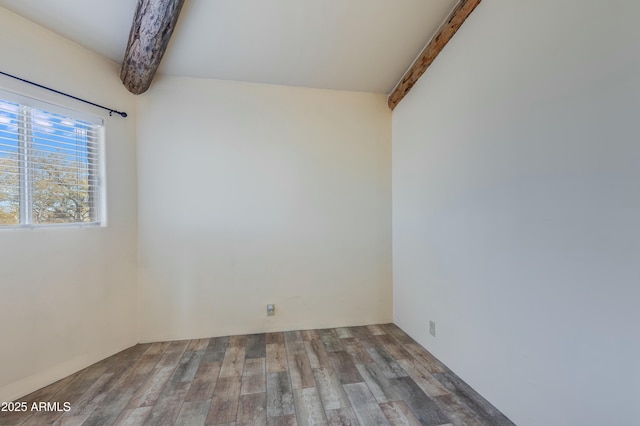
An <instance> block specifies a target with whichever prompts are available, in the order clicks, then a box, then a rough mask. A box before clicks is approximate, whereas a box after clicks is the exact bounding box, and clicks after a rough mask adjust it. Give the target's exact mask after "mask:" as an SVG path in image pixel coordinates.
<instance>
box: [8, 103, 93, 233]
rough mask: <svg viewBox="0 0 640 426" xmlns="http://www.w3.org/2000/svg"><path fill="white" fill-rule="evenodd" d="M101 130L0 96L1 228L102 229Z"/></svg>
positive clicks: (59, 111)
mask: <svg viewBox="0 0 640 426" xmlns="http://www.w3.org/2000/svg"><path fill="white" fill-rule="evenodd" d="M101 127H102V121H101V119H99V118H97V117H96V118H94V117H90V116H87V115H85V114H81V113H76V112H74V111H69V110H66V109H63V108H60V107H57V106H54V105H48V104H44V103H41V102H39V101H36V100H33V99H29V98H25V97H21V96H19V95H15V94H12V93H8V92H3V91H0V226H3V225H4V226H20V225H25V226H38V225H51V224H96V225H97V224H99V223H100V218H101V210H100V209H101V189H100V188H101V185H100V149H99V148H100V146H99V145H100V135H101Z"/></svg>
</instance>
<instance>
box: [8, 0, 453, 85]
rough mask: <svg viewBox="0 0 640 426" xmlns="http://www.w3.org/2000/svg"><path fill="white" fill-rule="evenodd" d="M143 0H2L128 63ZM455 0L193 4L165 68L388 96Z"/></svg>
mask: <svg viewBox="0 0 640 426" xmlns="http://www.w3.org/2000/svg"><path fill="white" fill-rule="evenodd" d="M136 3H137V0H90V1H87V0H0V6H1V7H4V8H6V9H9V10H12V11H14V12H16V13H18V14H19V15H22V16H24V17H25V18H27V19H29V20H31V21H34V22H36V23H38V24H40V25H42V26H44V27H46V28H49V29H51V30H52V31H54V32H56V33H58V34H61V35H63V36H64V37H67V38H69V39H71V40H74V41H76V42H77V43H79V44H81V45H84V46H86V47H88V48H89V49H92V50H94V51H96V52H98V53H100V54H102V55H103V56H106V57H108V58H110V59H111V60H113V61H115V62H117V63H122V57H123V55H124V51H125V49H126V45H127V40H128V37H129V29H130V26H131V21H132V19H133V14H134V12H135V7H136ZM456 3H457V0H269V1H266V0H187V1H186V2H185V5H184V7H183V9H182V13H181V15H180V20H179V21H178V25H177V27H176V30H175V31H174V33H173V37H172V40H171V42H170V44H169V47H168V48H167V52H166V54H165V56H164V59H163V62H162V64H161V66H160V69H159V72H160V73H164V74H169V75H177V76H192V77H203V78H216V79H224V80H237V81H247V82H258V83H269V84H283V85H290V86H305V87H317V88H327V89H340V90H356V91H365V92H374V93H388V92H390V91H391V89H393V87H394V86H395V84H396V83H397V82H398V80H399V79H400V78H401V77H402V74H403V73H404V71H405V70H406V69H407V68H408V67H409V66H410V65H411V63H412V62H413V60H414V59H415V58H416V57H417V55H418V54H419V53H420V51H421V50H422V48H423V47H424V46H425V44H426V43H427V42H428V41H429V39H430V38H431V37H432V36H433V34H434V33H435V31H436V30H437V28H438V27H439V26H440V24H441V23H442V22H443V20H444V19H445V18H446V16H447V15H448V14H449V12H450V11H451V10H452V9H453V7H454V6H455V4H456Z"/></svg>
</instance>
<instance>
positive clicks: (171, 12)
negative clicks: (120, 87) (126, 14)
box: [120, 0, 184, 95]
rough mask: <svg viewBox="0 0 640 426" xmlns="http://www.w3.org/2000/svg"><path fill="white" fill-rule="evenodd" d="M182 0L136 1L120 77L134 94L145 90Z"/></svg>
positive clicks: (167, 39) (164, 48)
mask: <svg viewBox="0 0 640 426" xmlns="http://www.w3.org/2000/svg"><path fill="white" fill-rule="evenodd" d="M183 4H184V0H138V6H137V8H136V13H135V16H134V18H133V23H132V24H131V31H130V32H129V43H128V44H127V50H126V52H125V54H124V60H123V61H122V68H121V69H120V79H121V80H122V83H123V84H124V85H125V87H126V88H127V90H129V91H130V92H131V93H133V94H134V95H139V94H141V93H144V92H146V91H147V89H148V88H149V86H150V85H151V81H152V80H153V77H154V76H155V74H156V71H157V69H158V66H160V61H161V60H162V56H163V55H164V52H165V50H166V48H167V45H168V44H169V39H170V38H171V34H173V29H174V28H175V26H176V23H177V22H178V16H179V15H180V10H181V9H182V5H183Z"/></svg>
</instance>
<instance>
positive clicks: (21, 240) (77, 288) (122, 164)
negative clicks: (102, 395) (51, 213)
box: [0, 8, 137, 401]
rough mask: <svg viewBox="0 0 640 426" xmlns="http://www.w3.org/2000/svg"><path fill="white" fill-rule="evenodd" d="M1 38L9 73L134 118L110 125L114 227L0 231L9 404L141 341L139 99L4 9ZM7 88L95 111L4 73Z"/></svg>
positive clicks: (3, 390) (0, 397)
mask: <svg viewBox="0 0 640 426" xmlns="http://www.w3.org/2000/svg"><path fill="white" fill-rule="evenodd" d="M0 38H1V39H2V40H3V42H2V43H0V58H2V65H1V67H0V68H1V69H2V71H5V72H8V73H12V74H16V75H19V76H21V77H23V78H27V79H30V80H33V81H36V82H39V83H42V84H45V85H50V86H53V87H55V88H56V89H58V90H62V91H67V92H69V93H71V94H75V95H77V96H81V97H86V98H88V99H90V100H92V101H95V102H98V103H103V104H106V105H110V106H112V107H114V108H118V109H121V110H124V111H127V112H129V113H131V116H130V117H129V118H127V119H122V118H120V117H117V118H116V117H113V118H110V117H109V116H108V114H107V116H106V118H105V120H106V122H105V127H106V135H107V138H106V160H107V188H108V192H107V198H108V212H107V215H108V227H106V228H100V229H79V228H73V229H69V228H67V229H55V230H51V229H50V230H30V231H22V230H21V231H7V230H4V231H0V294H1V295H2V296H0V324H2V325H1V326H0V342H2V343H1V344H0V401H10V400H12V399H13V398H16V397H20V396H23V395H24V394H26V393H28V392H31V391H33V390H35V389H37V388H40V387H42V386H44V385H47V384H49V383H51V382H53V381H55V380H57V379H59V378H61V377H64V376H66V375H68V374H70V373H72V372H75V371H77V370H79V369H81V368H84V367H86V366H87V365H90V364H92V363H94V362H96V361H98V360H100V359H102V358H105V357H107V356H109V355H111V354H113V353H115V352H118V351H120V350H122V349H124V348H126V347H128V346H131V345H133V344H135V343H136V341H137V340H136V339H137V335H136V327H135V321H136V319H135V308H136V297H137V293H136V279H137V273H136V270H137V258H136V255H137V253H136V232H137V231H136V175H135V114H134V113H135V110H134V109H135V100H134V98H133V96H130V95H129V94H128V92H126V90H125V89H124V88H123V87H122V85H121V83H120V82H119V79H118V72H117V67H116V65H115V64H113V63H111V62H108V61H106V60H104V59H102V58H101V57H100V56H98V55H95V54H93V53H91V52H89V51H87V50H85V49H83V48H81V47H79V46H78V45H76V44H73V43H71V42H69V41H67V40H65V39H63V38H60V37H58V36H56V35H55V34H53V33H50V32H48V31H46V30H44V29H42V28H41V27H39V26H37V25H35V24H32V23H30V22H28V21H25V20H24V19H22V18H20V17H18V16H17V15H14V14H13V13H10V12H8V11H7V10H5V9H2V8H0ZM0 88H4V89H9V90H12V91H15V92H20V93H23V94H25V95H28V96H32V97H36V98H40V99H43V100H46V101H48V102H52V103H56V104H61V105H65V106H67V107H71V108H74V109H80V110H84V108H86V106H85V105H84V104H81V103H77V102H75V101H69V100H67V99H66V98H63V97H60V96H58V95H53V94H51V93H49V92H46V91H43V90H41V89H36V88H33V87H30V86H27V85H24V84H22V83H18V82H16V81H15V80H11V79H9V78H6V77H3V76H0ZM88 108H89V109H88V110H87V111H90V112H92V113H94V114H100V115H101V114H103V112H102V111H100V110H97V109H93V108H92V107H88Z"/></svg>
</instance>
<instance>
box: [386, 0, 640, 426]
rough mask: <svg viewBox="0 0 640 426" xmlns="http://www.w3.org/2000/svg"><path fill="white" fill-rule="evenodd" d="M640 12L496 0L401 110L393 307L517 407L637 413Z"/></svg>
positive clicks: (633, 417)
mask: <svg viewBox="0 0 640 426" xmlns="http://www.w3.org/2000/svg"><path fill="white" fill-rule="evenodd" d="M638 16H640V3H638V2H636V1H632V0H627V1H622V0H619V1H611V2H603V1H582V0H565V1H561V2H558V1H551V0H540V1H527V2H525V1H513V0H490V1H485V2H483V3H481V4H480V6H479V7H478V9H477V10H476V11H475V12H474V14H473V15H472V16H471V17H470V18H469V20H468V21H467V22H466V23H465V24H464V26H463V28H462V29H461V30H460V31H459V32H458V34H456V36H455V37H454V39H453V40H452V41H451V43H450V44H449V45H448V46H447V47H446V49H445V50H444V52H443V53H442V54H441V55H440V56H439V57H438V59H437V60H436V61H435V63H434V64H433V65H432V67H431V68H430V69H429V70H428V71H427V73H426V74H425V75H424V76H423V77H422V79H421V80H420V81H419V82H418V84H417V85H416V86H415V87H414V89H413V91H412V92H411V93H410V94H409V96H408V97H407V98H405V99H404V101H403V102H402V103H401V104H400V105H399V106H398V108H397V109H396V110H395V111H394V114H393V232H394V236H393V259H394V262H393V266H394V318H395V321H396V323H397V324H398V325H399V326H400V327H402V328H403V329H405V330H406V331H408V332H409V333H410V334H411V335H412V336H414V337H415V338H417V339H418V340H419V341H420V342H421V343H422V344H424V345H425V346H426V347H427V348H428V349H429V350H430V351H432V352H433V353H434V354H435V355H436V356H437V357H439V358H440V359H441V360H442V361H443V362H444V363H446V364H447V365H448V366H449V367H451V368H452V369H453V370H454V371H455V372H457V373H458V374H459V375H460V376H461V377H462V378H463V379H464V380H466V381H467V382H468V383H469V384H471V385H472V386H473V387H474V388H475V389H476V390H478V391H479V392H480V393H482V394H483V395H484V396H485V397H487V398H488V399H489V400H490V401H491V402H493V403H494V404H495V405H497V407H498V408H500V409H501V410H502V411H503V412H504V413H505V414H506V415H508V416H509V417H510V418H511V419H512V420H514V421H515V422H516V423H517V424H519V425H523V426H526V425H583V426H585V425H602V424H640V415H638V409H637V408H634V407H640V401H639V395H640V392H639V391H638V389H640V380H639V375H638V370H639V368H640V361H639V359H640V357H639V355H640V351H639V350H638V342H639V341H640V339H639V337H640V336H639V333H640V332H639V331H638V325H639V324H640V309H638V305H639V302H640V292H639V286H640V283H639V278H640V259H639V255H640V143H639V142H638V141H639V137H640V129H639V127H638V123H639V120H638V114H639V113H640V49H638V40H640V26H639V25H638V21H637V19H638ZM429 320H434V321H436V324H437V337H436V338H433V337H431V336H429V333H428V321H429Z"/></svg>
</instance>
